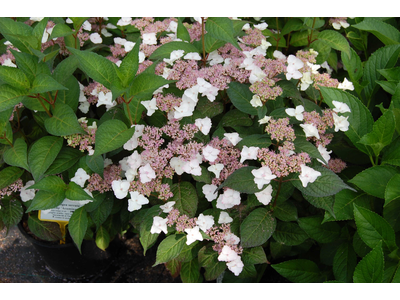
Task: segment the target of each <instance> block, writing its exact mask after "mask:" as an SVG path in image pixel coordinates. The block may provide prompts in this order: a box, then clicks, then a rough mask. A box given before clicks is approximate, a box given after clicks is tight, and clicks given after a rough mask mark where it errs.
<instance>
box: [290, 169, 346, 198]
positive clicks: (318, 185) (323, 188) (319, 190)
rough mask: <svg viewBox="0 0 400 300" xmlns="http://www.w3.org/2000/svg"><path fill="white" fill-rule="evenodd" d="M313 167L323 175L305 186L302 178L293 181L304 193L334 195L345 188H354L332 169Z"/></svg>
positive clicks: (319, 195)
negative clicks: (301, 180)
mask: <svg viewBox="0 0 400 300" xmlns="http://www.w3.org/2000/svg"><path fill="white" fill-rule="evenodd" d="M313 169H314V170H316V171H318V172H320V173H321V175H320V176H318V177H317V179H316V180H315V181H314V182H312V183H308V184H307V187H303V185H302V183H301V182H300V179H298V180H293V181H292V184H293V185H294V186H295V187H296V188H297V189H299V190H300V191H301V192H302V193H303V195H309V196H313V197H326V196H331V195H334V194H336V193H338V192H339V191H341V190H343V189H350V190H352V188H351V187H349V186H348V185H347V184H345V183H344V182H343V180H342V179H341V178H340V177H339V176H338V175H336V174H335V173H334V172H332V171H331V170H329V169H327V168H324V167H322V166H317V165H316V166H313Z"/></svg>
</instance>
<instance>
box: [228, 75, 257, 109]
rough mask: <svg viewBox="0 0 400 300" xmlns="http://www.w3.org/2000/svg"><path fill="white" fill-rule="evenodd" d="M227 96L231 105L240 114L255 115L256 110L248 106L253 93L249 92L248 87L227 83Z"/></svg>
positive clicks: (234, 82)
mask: <svg viewBox="0 0 400 300" xmlns="http://www.w3.org/2000/svg"><path fill="white" fill-rule="evenodd" d="M226 92H227V94H228V97H229V99H230V100H231V102H232V104H233V105H234V106H235V107H236V108H237V109H238V110H240V111H241V112H244V113H246V114H250V115H257V108H255V107H253V106H252V105H251V104H250V101H251V99H252V98H253V93H252V92H251V91H250V90H249V86H248V85H247V84H244V83H239V82H236V81H232V82H230V83H229V88H228V89H227V91H226Z"/></svg>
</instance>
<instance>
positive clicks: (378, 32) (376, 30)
mask: <svg viewBox="0 0 400 300" xmlns="http://www.w3.org/2000/svg"><path fill="white" fill-rule="evenodd" d="M352 27H355V28H357V29H359V30H363V31H367V32H370V33H372V34H373V35H375V36H376V37H377V38H378V39H379V40H380V41H381V42H382V43H384V44H385V45H394V44H399V43H400V32H399V31H398V30H397V29H396V28H395V27H393V26H392V25H390V24H387V23H385V22H383V21H381V20H378V19H376V18H364V21H362V22H360V23H357V24H355V25H352Z"/></svg>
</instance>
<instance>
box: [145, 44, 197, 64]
mask: <svg viewBox="0 0 400 300" xmlns="http://www.w3.org/2000/svg"><path fill="white" fill-rule="evenodd" d="M174 50H184V51H185V53H184V54H188V53H190V52H197V53H198V52H199V50H198V49H197V48H196V47H195V46H194V45H193V44H189V43H186V42H179V41H176V42H169V43H166V44H163V45H161V46H160V47H158V48H157V49H156V50H155V51H154V52H153V53H152V54H151V55H150V59H151V60H159V59H163V58H169V57H170V55H171V52H172V51H174Z"/></svg>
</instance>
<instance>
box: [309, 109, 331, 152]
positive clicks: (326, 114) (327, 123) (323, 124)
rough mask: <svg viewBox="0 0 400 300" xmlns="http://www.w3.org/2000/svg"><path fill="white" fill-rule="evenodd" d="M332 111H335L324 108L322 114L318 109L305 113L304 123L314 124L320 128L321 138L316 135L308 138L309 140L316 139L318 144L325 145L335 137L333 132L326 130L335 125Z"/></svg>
mask: <svg viewBox="0 0 400 300" xmlns="http://www.w3.org/2000/svg"><path fill="white" fill-rule="evenodd" d="M332 113H333V111H332V110H331V109H324V110H323V111H322V116H321V115H320V114H319V113H318V112H316V111H312V112H304V113H303V118H304V123H305V124H313V125H314V126H315V127H316V128H317V130H318V134H319V136H320V139H317V138H315V137H309V138H307V139H308V140H311V141H314V142H315V144H316V146H318V145H322V146H324V147H325V146H326V145H328V144H329V143H330V142H331V140H332V138H333V134H332V133H326V130H328V129H330V128H333V127H334V126H335V124H334V120H333V115H332Z"/></svg>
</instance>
